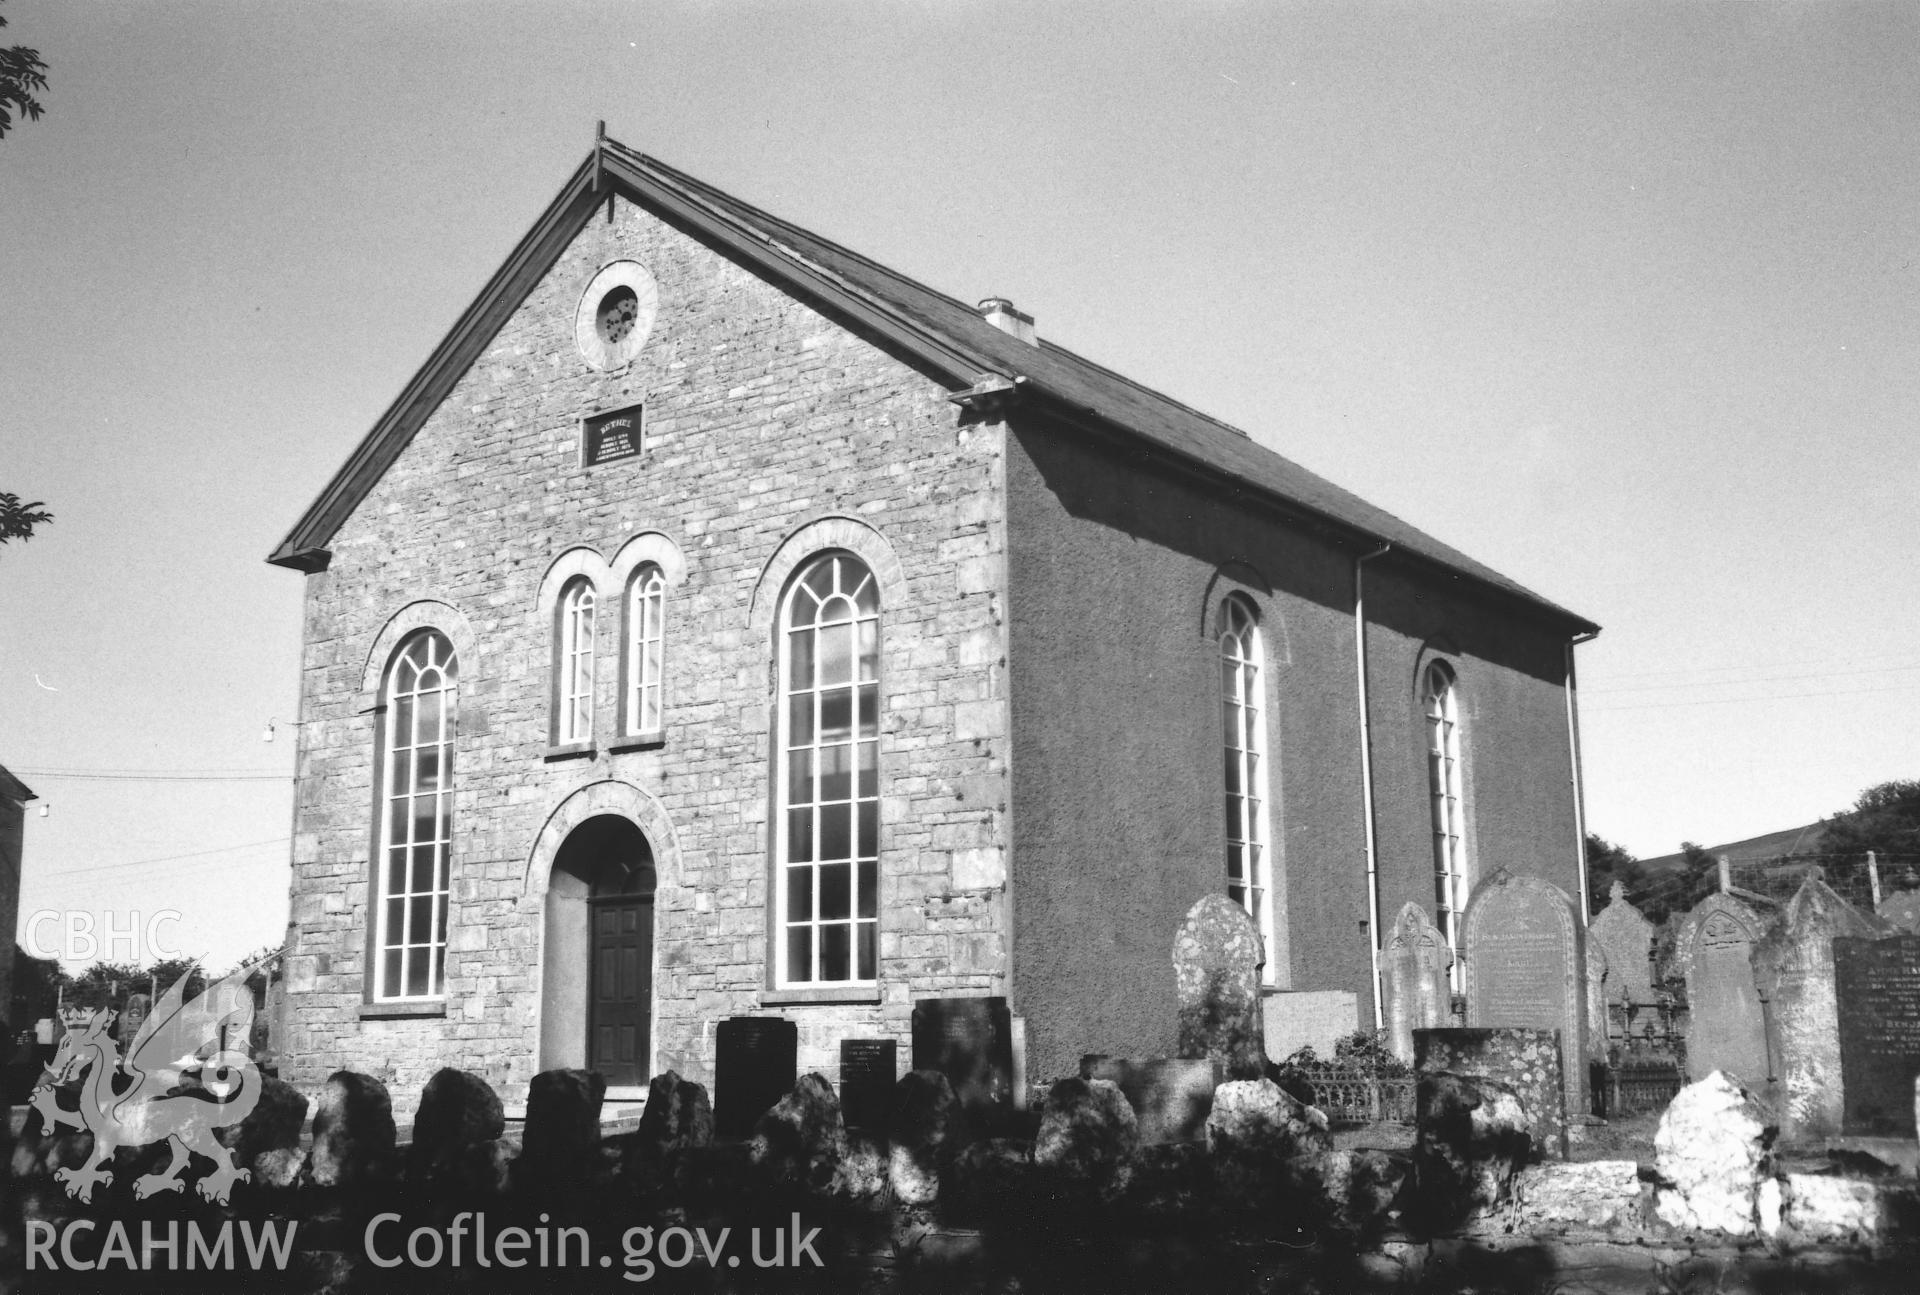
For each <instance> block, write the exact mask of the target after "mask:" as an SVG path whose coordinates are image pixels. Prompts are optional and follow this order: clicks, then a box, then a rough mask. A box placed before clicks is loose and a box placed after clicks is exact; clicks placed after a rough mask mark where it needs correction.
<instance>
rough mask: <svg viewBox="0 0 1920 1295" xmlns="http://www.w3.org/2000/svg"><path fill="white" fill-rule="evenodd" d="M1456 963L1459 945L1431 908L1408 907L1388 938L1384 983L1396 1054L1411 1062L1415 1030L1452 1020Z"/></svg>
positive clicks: (1390, 1039)
mask: <svg viewBox="0 0 1920 1295" xmlns="http://www.w3.org/2000/svg"><path fill="white" fill-rule="evenodd" d="M1452 965H1453V950H1452V949H1449V948H1448V947H1447V937H1446V936H1445V935H1444V934H1442V933H1441V931H1440V928H1439V927H1437V926H1435V925H1434V924H1433V923H1432V922H1430V921H1428V920H1427V910H1426V909H1424V908H1422V907H1420V905H1418V904H1413V903H1409V904H1406V905H1404V906H1402V907H1401V909H1400V916H1398V917H1396V918H1395V919H1394V921H1393V934H1392V935H1390V936H1388V937H1387V947H1386V950H1385V952H1384V955H1383V957H1382V959H1381V967H1380V984H1381V990H1382V993H1381V1000H1382V1008H1383V1011H1384V1013H1385V1015H1386V1018H1387V1040H1388V1042H1389V1043H1390V1044H1392V1046H1393V1053H1394V1055H1395V1056H1397V1057H1399V1058H1400V1060H1402V1061H1404V1062H1407V1063H1408V1064H1409V1065H1411V1064H1412V1063H1413V1032H1414V1031H1415V1030H1430V1029H1436V1028H1440V1027H1443V1026H1445V1025H1446V1024H1447V1023H1448V1021H1447V1018H1448V1015H1449V1013H1450V1012H1451V1010H1452V1009H1451V1003H1452V999H1453V991H1452V987H1451V986H1450V984H1449V983H1448V980H1447V970H1448V968H1450V967H1451V966H1452Z"/></svg>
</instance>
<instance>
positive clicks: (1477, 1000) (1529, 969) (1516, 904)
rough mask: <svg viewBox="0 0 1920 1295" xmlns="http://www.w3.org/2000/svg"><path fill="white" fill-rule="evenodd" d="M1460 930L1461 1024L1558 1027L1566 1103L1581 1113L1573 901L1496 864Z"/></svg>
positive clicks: (1579, 989) (1581, 998)
mask: <svg viewBox="0 0 1920 1295" xmlns="http://www.w3.org/2000/svg"><path fill="white" fill-rule="evenodd" d="M1462 931H1463V935H1462V939H1461V946H1462V951H1463V956H1464V959H1465V962H1466V975H1465V982H1466V996H1467V1025H1468V1026H1469V1027H1471V1028H1493V1027H1518V1028H1525V1029H1531V1030H1558V1031H1559V1032H1560V1064H1561V1079H1562V1083H1563V1085H1564V1089H1565V1093H1566V1106H1567V1109H1569V1110H1574V1111H1585V1110H1586V1109H1587V1067H1586V1043H1585V1039H1586V1033H1587V1031H1586V1016H1587V1001H1586V959H1585V958H1584V957H1582V956H1581V952H1580V939H1579V931H1578V929H1577V926H1576V923H1575V919H1574V907H1573V900H1572V899H1570V898H1569V897H1568V895H1567V893H1566V892H1565V891H1563V890H1561V889H1560V888H1559V887H1558V886H1556V885H1554V884H1553V883H1551V882H1549V881H1545V880H1542V879H1541V878H1539V877H1525V876H1519V875H1516V874H1514V873H1512V872H1510V871H1508V870H1507V869H1505V868H1502V869H1500V870H1499V871H1498V872H1496V873H1494V874H1493V875H1492V876H1491V877H1488V878H1487V879H1486V880H1485V881H1483V882H1481V883H1480V884H1479V885H1478V886H1476V887H1474V891H1473V896H1472V898H1470V899H1469V900H1468V901H1467V911H1466V916H1465V919H1464V920H1463V922H1462Z"/></svg>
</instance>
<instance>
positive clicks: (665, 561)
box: [607, 531, 687, 598]
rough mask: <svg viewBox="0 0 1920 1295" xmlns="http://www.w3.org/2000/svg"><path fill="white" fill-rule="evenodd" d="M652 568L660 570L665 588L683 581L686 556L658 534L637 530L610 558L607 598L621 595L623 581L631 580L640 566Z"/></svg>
mask: <svg viewBox="0 0 1920 1295" xmlns="http://www.w3.org/2000/svg"><path fill="white" fill-rule="evenodd" d="M649 564H651V565H653V566H656V567H659V568H660V574H661V575H662V576H663V577H665V579H666V582H667V587H668V588H669V589H672V588H676V587H678V586H680V585H683V584H685V583H686V582H687V557H686V554H684V553H682V552H681V551H680V546H679V545H678V544H675V543H674V542H673V540H672V539H670V538H669V537H668V536H666V535H663V534H662V533H660V532H659V531H641V532H640V533H639V534H638V535H635V536H634V537H633V538H632V539H630V540H628V541H627V542H626V543H625V544H622V545H621V546H620V551H619V552H618V553H615V554H614V555H613V561H612V562H611V563H609V564H608V574H609V576H610V577H611V581H610V583H609V585H608V587H607V596H608V597H609V598H613V597H617V596H619V595H621V594H623V593H625V591H626V588H627V582H628V581H629V580H631V579H633V573H634V572H636V571H638V570H639V569H640V568H641V567H643V566H647V565H649Z"/></svg>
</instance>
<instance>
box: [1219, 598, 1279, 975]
mask: <svg viewBox="0 0 1920 1295" xmlns="http://www.w3.org/2000/svg"><path fill="white" fill-rule="evenodd" d="M1260 667H1261V653H1260V627H1259V624H1258V622H1257V621H1256V620H1255V619H1254V611H1253V608H1252V607H1251V606H1249V605H1248V604H1247V603H1246V601H1245V600H1243V599H1241V598H1238V597H1230V598H1228V599H1227V600H1226V601H1225V602H1224V603H1222V604H1221V607H1220V715H1221V721H1222V722H1221V727H1222V729H1223V731H1224V736H1225V744H1226V765H1227V896H1228V898H1230V899H1232V900H1233V901H1234V903H1236V904H1239V905H1240V906H1241V907H1243V908H1245V909H1246V910H1247V915H1248V916H1249V917H1251V918H1253V922H1254V925H1255V926H1256V927H1258V928H1259V930H1260V938H1261V940H1262V941H1264V943H1265V945H1266V948H1267V949H1269V950H1271V949H1272V948H1273V947H1274V940H1273V875H1272V858H1271V855H1270V854H1269V852H1268V836H1267V796H1266V789H1267V784H1268V780H1267V764H1266V757H1267V731H1266V730H1267V720H1266V710H1265V707H1264V705H1263V702H1264V699H1265V694H1264V693H1263V692H1262V691H1261V689H1262V686H1263V683H1262V680H1261V677H1260ZM1277 974H1278V968H1276V967H1275V966H1274V965H1273V959H1272V958H1271V957H1269V958H1268V960H1267V969H1266V976H1267V978H1268V979H1269V980H1272V979H1273V978H1274V977H1275V976H1276V975H1277Z"/></svg>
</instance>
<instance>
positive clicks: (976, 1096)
mask: <svg viewBox="0 0 1920 1295" xmlns="http://www.w3.org/2000/svg"><path fill="white" fill-rule="evenodd" d="M913 1068H914V1069H915V1070H938V1071H939V1072H940V1073H941V1074H943V1075H945V1076H946V1077H947V1082H948V1083H950V1084H952V1085H953V1095H954V1096H955V1097H957V1098H959V1099H960V1104H961V1105H962V1106H965V1107H967V1108H969V1109H978V1108H980V1107H983V1106H993V1105H997V1104H1004V1103H1006V1102H1008V1101H1010V1100H1011V1098H1012V1096H1013V1017H1012V1013H1011V1012H1009V1011H1008V1010H1007V1000H1006V999H1004V998H922V999H920V1000H919V1001H917V1002H915V1003H914V1005H913Z"/></svg>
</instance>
